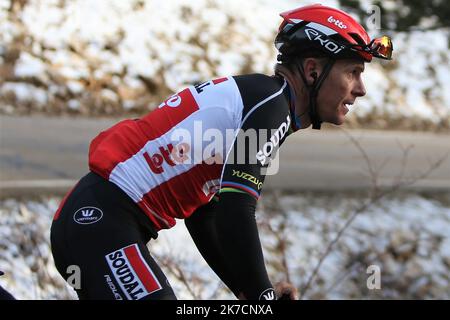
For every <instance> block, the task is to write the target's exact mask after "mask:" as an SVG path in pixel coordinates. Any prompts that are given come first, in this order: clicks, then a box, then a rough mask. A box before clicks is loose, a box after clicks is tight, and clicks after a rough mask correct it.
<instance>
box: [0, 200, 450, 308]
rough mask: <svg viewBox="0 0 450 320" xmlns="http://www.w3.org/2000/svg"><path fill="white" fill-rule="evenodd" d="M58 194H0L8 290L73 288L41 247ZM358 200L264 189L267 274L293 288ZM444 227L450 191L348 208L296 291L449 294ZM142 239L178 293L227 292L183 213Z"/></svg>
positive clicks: (448, 225)
mask: <svg viewBox="0 0 450 320" xmlns="http://www.w3.org/2000/svg"><path fill="white" fill-rule="evenodd" d="M59 200H60V199H59V198H53V197H51V198H42V199H39V200H14V199H8V200H3V201H1V202H0V270H3V271H4V272H5V273H6V274H5V276H3V277H2V278H0V284H1V285H2V286H4V287H6V288H7V289H9V290H10V291H12V292H13V293H14V294H15V295H16V296H17V298H21V299H72V298H75V296H74V294H73V291H71V289H70V288H68V287H67V286H66V285H65V284H64V283H63V281H62V279H61V277H60V276H59V275H58V273H57V271H56V269H55V267H54V266H53V260H52V257H51V254H50V249H49V228H50V224H51V219H52V215H53V212H54V211H55V209H56V208H57V206H58V202H59ZM363 200H366V199H364V197H363V196H361V195H358V194H317V193H303V194H284V195H282V196H280V197H275V196H274V195H273V194H271V193H266V194H264V195H263V197H262V200H261V203H260V205H259V207H258V212H257V221H258V224H259V228H260V234H261V239H262V244H263V247H264V252H265V258H266V262H267V266H268V271H269V273H270V276H271V279H272V281H274V282H275V281H278V280H283V279H286V277H287V276H289V278H290V279H291V281H292V282H293V283H294V284H295V285H296V286H298V287H299V288H300V289H302V288H303V287H304V285H305V283H306V281H307V279H308V277H309V276H310V275H311V272H312V270H313V269H314V267H315V265H316V264H317V262H318V260H319V258H320V256H321V254H322V253H323V252H324V250H325V248H326V246H327V245H328V244H329V243H330V241H332V239H333V238H334V237H335V235H336V233H337V232H338V231H339V230H340V228H342V226H343V225H344V224H345V222H346V221H347V219H348V218H349V216H351V214H352V213H353V212H354V211H355V208H358V207H359V206H360V205H361V203H362V201H363ZM449 235H450V194H442V195H433V196H430V195H421V194H414V193H409V194H400V195H397V196H395V197H389V198H385V199H383V200H382V201H381V202H380V203H378V204H377V205H374V206H370V207H369V208H368V209H367V210H364V212H363V213H362V214H360V215H358V216H357V218H356V219H355V220H354V222H353V223H352V224H351V227H350V228H349V229H347V231H346V232H345V233H344V236H343V237H342V238H341V240H340V241H339V242H338V243H337V245H336V246H335V247H334V249H333V250H332V251H331V254H330V255H328V256H327V258H326V259H325V260H324V263H323V265H322V267H321V268H320V269H319V272H318V277H317V279H316V280H317V281H315V282H313V283H312V285H311V287H310V289H309V290H308V291H307V293H306V295H305V298H309V299H344V298H350V299H354V298H356V299H380V298H388V299H389V298H390V299H397V298H406V299H409V298H412V299H423V298H426V299H449V298H450V289H449V288H450V272H449V269H450V238H449ZM149 248H150V251H151V252H152V254H153V255H154V256H155V258H156V259H157V261H158V262H159V263H160V265H161V266H162V267H163V270H164V271H165V272H166V275H167V276H168V278H169V280H170V282H171V284H172V286H173V288H174V290H175V292H176V294H177V296H178V298H182V299H194V298H195V299H218V298H223V299H233V296H232V295H231V294H230V293H229V292H228V291H227V290H226V289H224V288H223V286H222V285H221V284H220V282H219V280H218V278H217V277H216V276H215V275H214V273H213V272H212V271H211V270H210V269H209V267H208V266H207V265H206V263H205V262H204V260H203V259H202V258H201V256H200V255H199V253H198V252H197V249H196V248H195V246H194V244H193V243H192V241H191V240H190V238H189V235H188V233H187V231H186V229H185V227H184V223H183V222H179V223H178V224H177V225H176V226H175V227H174V228H173V229H170V230H165V231H162V232H160V236H159V238H158V239H157V240H156V241H151V242H150V243H149ZM283 248H284V249H283ZM283 259H284V260H285V261H286V263H285V264H283ZM174 265H178V266H179V267H180V270H181V271H182V272H183V274H180V271H179V270H177V269H175V268H173V266H174ZM370 265H376V266H378V267H379V268H380V270H381V289H380V290H369V289H368V288H367V281H368V280H367V279H368V277H369V276H370V274H367V268H368V267H369V266H370ZM183 278H184V279H188V283H189V288H188V287H187V286H186V284H185V283H184V282H183V281H182V279H183Z"/></svg>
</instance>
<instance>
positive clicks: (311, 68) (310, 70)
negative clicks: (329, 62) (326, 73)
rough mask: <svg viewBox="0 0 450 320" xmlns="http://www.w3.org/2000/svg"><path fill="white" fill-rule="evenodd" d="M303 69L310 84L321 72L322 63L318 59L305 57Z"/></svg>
mask: <svg viewBox="0 0 450 320" xmlns="http://www.w3.org/2000/svg"><path fill="white" fill-rule="evenodd" d="M303 70H304V71H305V78H306V81H307V82H308V85H312V84H313V83H314V82H315V81H316V80H317V78H318V77H319V75H320V74H321V73H322V64H321V63H320V61H319V59H316V58H306V59H305V60H304V62H303Z"/></svg>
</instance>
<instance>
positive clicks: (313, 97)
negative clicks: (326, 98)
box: [297, 59, 336, 130]
mask: <svg viewBox="0 0 450 320" xmlns="http://www.w3.org/2000/svg"><path fill="white" fill-rule="evenodd" d="M335 61H336V60H334V59H329V60H328V62H327V63H326V65H325V66H324V68H323V70H322V73H321V74H320V76H319V77H317V76H316V77H314V82H313V83H312V84H311V85H309V84H308V82H307V81H306V76H305V70H304V69H303V64H302V63H301V62H300V61H299V62H297V67H298V69H299V73H300V75H301V77H302V80H303V82H304V83H305V86H306V88H307V90H308V93H309V106H308V110H309V117H310V119H311V123H312V127H313V129H317V130H320V127H321V125H322V122H323V121H322V120H321V119H320V117H319V114H318V112H317V96H318V95H319V89H320V87H321V86H322V84H323V81H324V80H325V78H326V77H327V76H328V74H329V73H330V71H331V68H332V67H333V65H334V63H335Z"/></svg>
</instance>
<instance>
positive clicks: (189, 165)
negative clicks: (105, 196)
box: [89, 75, 290, 230]
mask: <svg viewBox="0 0 450 320" xmlns="http://www.w3.org/2000/svg"><path fill="white" fill-rule="evenodd" d="M261 77H265V78H264V79H265V80H264V81H266V82H267V81H270V85H269V89H267V90H268V92H267V94H266V93H262V95H261V94H260V95H259V96H261V97H260V98H257V97H254V96H252V97H247V98H245V99H243V95H241V92H242V88H240V87H239V84H238V82H237V81H238V80H237V79H238V77H236V78H235V77H225V78H221V79H216V80H212V81H208V82H204V83H202V84H199V85H196V86H190V87H188V88H186V89H184V90H183V91H181V92H179V93H177V94H175V95H173V96H171V97H170V98H168V99H167V100H166V101H165V102H163V103H162V104H160V105H159V106H158V108H156V109H155V110H153V111H152V112H150V113H149V114H147V115H146V116H144V117H142V118H140V119H135V120H124V121H122V122H119V123H118V124H116V125H115V126H113V127H111V128H109V129H108V130H106V131H104V132H101V133H100V134H99V135H98V136H97V137H96V138H95V139H94V140H93V141H92V143H91V145H90V150H89V167H90V170H91V171H93V172H95V173H97V174H99V175H101V176H102V177H104V178H106V179H108V180H109V181H111V182H113V183H114V184H116V185H117V186H118V187H120V188H121V189H122V190H123V191H124V192H125V193H126V194H127V195H128V196H129V197H130V198H131V199H133V200H134V202H136V203H137V204H138V205H139V207H140V208H141V209H142V210H143V211H144V212H145V213H146V215H147V216H148V217H149V218H150V219H151V220H152V222H153V224H154V225H155V227H156V229H157V230H159V229H166V228H170V227H172V226H173V225H175V218H180V219H183V218H187V217H189V216H190V215H191V213H192V212H193V211H194V210H195V209H197V208H198V207H200V206H201V205H203V204H206V203H208V202H209V201H210V200H211V198H212V197H213V196H214V194H215V193H216V192H217V191H218V189H220V187H221V183H223V180H221V179H222V176H223V171H224V170H223V169H224V164H223V162H224V161H225V159H226V158H227V155H228V153H229V151H230V149H231V148H232V146H233V143H234V139H235V138H236V136H235V134H236V132H237V131H238V129H240V128H242V127H243V123H244V122H246V120H247V119H248V118H249V117H250V115H251V114H252V113H254V111H255V110H257V109H259V108H260V107H261V106H263V105H267V102H269V101H273V100H274V99H276V98H279V99H281V100H280V101H283V104H282V106H281V107H280V101H278V102H277V104H278V107H276V108H278V110H279V111H276V112H275V110H276V109H274V108H275V107H270V106H266V108H267V109H268V110H270V108H272V110H273V112H272V111H267V112H266V113H265V115H263V114H261V115H260V116H259V117H260V118H261V119H267V118H270V119H275V122H274V123H272V122H271V123H270V126H271V127H272V128H274V129H277V128H278V131H279V127H280V123H281V124H282V125H283V124H284V125H286V126H287V127H289V124H290V122H289V108H288V107H286V106H287V102H286V101H287V99H286V98H285V95H286V90H285V89H286V82H284V83H281V84H280V83H278V82H276V84H274V83H275V80H273V79H272V78H270V77H267V76H262V75H261ZM266 78H267V79H266ZM269 79H270V80H269ZM244 80H245V79H244ZM244 82H245V81H244ZM247 91H249V90H247ZM250 91H251V90H250ZM260 91H261V90H260ZM244 100H245V101H252V100H255V101H252V102H251V105H245V101H244ZM268 112H269V113H268ZM270 112H272V114H270ZM255 114H256V113H255ZM274 115H275V116H274ZM286 115H287V119H288V120H287V121H288V122H287V123H286ZM279 119H281V120H279ZM258 121H262V122H267V121H266V120H258ZM283 121H284V122H283ZM256 126H257V125H256ZM262 126H263V127H267V126H269V125H268V124H264V125H262ZM278 134H279V132H278ZM230 135H231V136H232V137H231V139H230ZM283 135H284V133H283ZM220 136H221V137H223V138H224V139H223V140H224V141H216V142H217V143H215V144H213V145H214V146H215V147H211V141H212V140H213V139H218V138H217V137H220ZM225 138H227V139H225ZM268 138H270V136H269V137H268ZM272 138H273V137H272ZM281 138H282V139H283V137H281ZM282 139H281V140H282ZM268 141H269V140H268ZM268 143H271V142H270V141H269V142H268ZM277 144H278V142H277ZM280 144H281V142H280ZM266 145H267V143H266ZM270 152H272V151H270ZM260 153H261V151H260ZM263 156H264V155H263ZM260 166H261V164H259V167H260ZM239 170H240V171H238V172H239V174H235V172H233V174H231V173H230V174H229V176H230V179H227V183H223V184H224V185H223V186H222V187H228V188H230V187H232V188H238V189H241V190H244V191H247V192H249V193H251V194H252V195H255V194H258V195H259V191H260V188H261V185H262V182H259V181H262V180H263V179H261V178H258V179H257V178H255V177H254V176H256V174H253V175H250V176H251V177H253V178H255V179H257V180H253V179H249V178H248V173H245V175H244V174H243V173H241V171H242V167H240V168H239ZM234 171H236V170H234ZM247 171H248V170H247ZM250 171H251V170H250ZM248 172H249V171H248ZM244 178H245V179H244ZM239 179H240V180H239ZM251 180H252V181H253V182H254V181H258V183H259V187H258V188H253V187H252V183H253V182H252V181H251ZM253 189H255V190H256V191H253Z"/></svg>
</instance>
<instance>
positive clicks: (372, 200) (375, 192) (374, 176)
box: [300, 130, 450, 299]
mask: <svg viewBox="0 0 450 320" xmlns="http://www.w3.org/2000/svg"><path fill="white" fill-rule="evenodd" d="M343 131H344V133H345V134H346V135H347V137H349V139H350V141H351V142H352V143H353V144H354V145H355V146H356V148H357V149H358V150H359V151H360V152H361V154H362V156H363V157H364V159H365V160H366V164H367V167H368V169H369V172H370V175H371V180H372V183H373V186H372V192H371V196H370V197H369V200H368V201H367V202H365V203H363V204H361V205H360V206H359V207H357V208H356V209H355V210H354V211H353V213H352V214H351V215H350V218H349V219H348V220H347V221H346V223H345V224H344V226H343V227H342V228H341V229H340V230H339V231H338V233H337V235H336V236H335V238H334V239H333V240H332V241H331V242H330V243H329V244H328V246H327V247H326V249H325V251H324V253H323V254H322V256H321V257H320V259H319V262H318V263H317V265H316V266H315V268H314V270H313V272H312V273H311V275H310V277H309V278H308V280H307V282H306V284H305V285H304V286H303V288H302V290H301V291H300V292H301V296H300V299H303V298H304V297H305V295H306V292H307V291H308V290H309V288H310V287H311V284H312V282H313V280H314V279H315V278H316V276H317V274H318V272H319V270H320V268H321V266H322V264H323V262H324V261H325V259H326V258H327V257H328V255H329V254H330V253H331V251H332V249H333V247H334V246H335V244H336V243H337V242H338V241H339V240H340V239H341V237H342V235H343V234H344V232H345V231H346V230H347V229H348V228H349V226H350V225H351V224H352V223H353V221H354V220H355V219H356V217H357V216H358V215H359V214H361V213H362V212H365V211H367V209H368V208H369V207H370V206H373V205H374V204H376V203H377V202H378V201H379V200H381V199H382V198H383V197H385V196H387V195H389V194H393V193H395V192H396V191H398V190H399V189H401V188H403V187H405V186H408V185H412V184H414V183H415V182H417V181H418V180H421V179H423V178H425V177H427V176H428V175H429V174H430V173H431V172H433V171H434V170H436V169H437V168H439V166H441V165H442V163H443V162H444V161H445V159H447V158H448V156H449V154H450V151H449V152H447V154H445V155H443V156H442V157H441V158H439V159H438V160H436V161H435V162H434V163H432V164H431V166H430V167H429V168H428V169H427V170H425V172H423V173H422V174H420V175H418V176H417V177H415V178H413V179H410V180H408V181H397V182H396V183H394V184H393V185H392V186H391V187H390V188H386V189H385V190H384V191H380V189H379V186H378V184H377V181H378V175H379V172H377V171H376V170H374V168H373V165H372V164H371V161H370V158H369V156H368V154H367V152H366V151H365V150H364V148H363V147H362V146H361V144H360V143H359V141H357V140H356V139H355V138H354V137H353V136H351V135H350V134H349V133H348V132H347V131H346V130H343ZM402 149H403V157H402V172H403V171H404V167H405V166H406V163H407V158H408V156H409V151H410V150H411V149H412V146H411V147H410V146H408V147H406V148H402ZM401 176H403V173H401Z"/></svg>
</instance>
